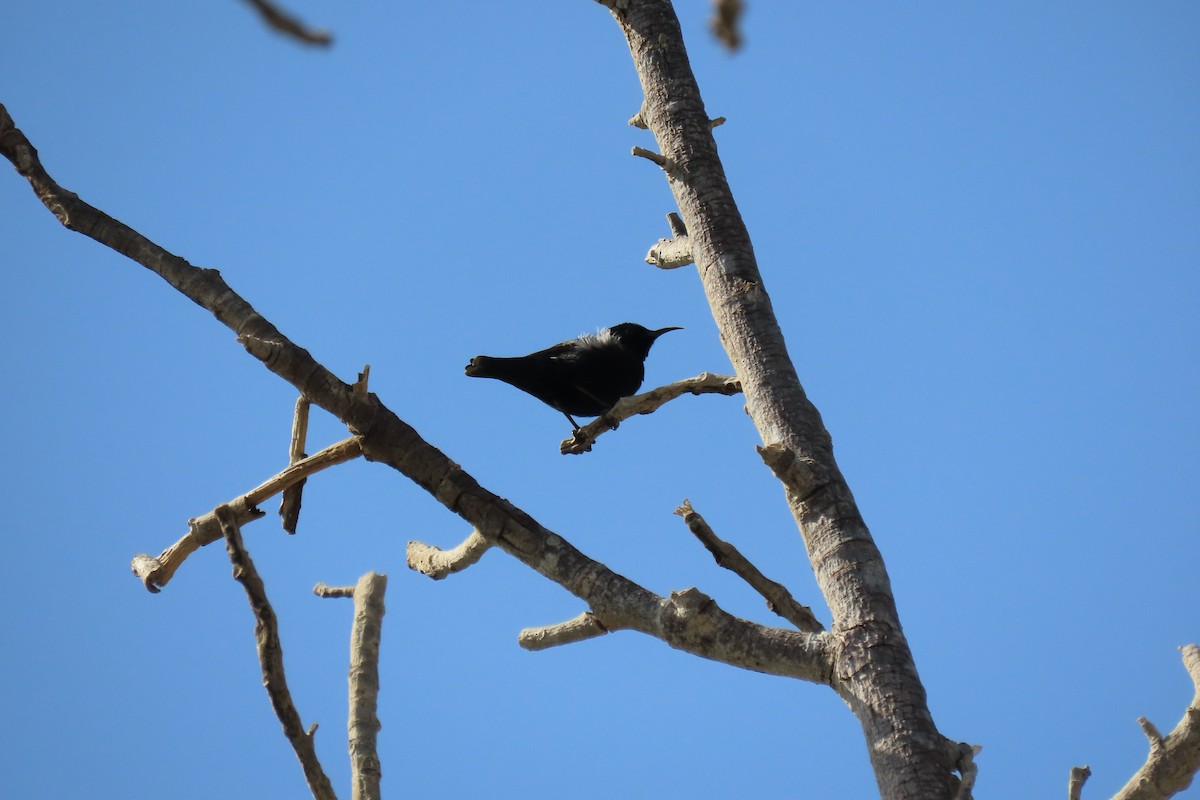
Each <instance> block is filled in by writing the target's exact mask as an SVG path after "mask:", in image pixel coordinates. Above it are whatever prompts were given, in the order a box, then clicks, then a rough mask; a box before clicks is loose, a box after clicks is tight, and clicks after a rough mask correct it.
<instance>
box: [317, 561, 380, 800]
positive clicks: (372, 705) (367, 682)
mask: <svg viewBox="0 0 1200 800" xmlns="http://www.w3.org/2000/svg"><path fill="white" fill-rule="evenodd" d="M386 590H387V576H386V575H379V574H378V573H375V572H368V573H367V574H366V575H363V576H362V577H361V578H359V579H358V584H357V585H356V586H344V587H336V588H335V587H330V586H326V585H325V584H323V583H319V584H317V586H316V587H315V588H314V589H313V592H315V593H316V594H317V595H318V596H319V597H353V598H354V625H353V627H352V628H351V633H350V716H349V721H348V723H347V728H348V730H349V736H350V770H351V776H350V785H351V797H352V798H353V800H379V797H380V793H379V782H380V778H381V777H382V774H383V771H382V768H381V765H380V761H379V751H378V749H377V747H376V734H378V733H379V727H380V725H379V717H378V715H377V713H376V712H377V708H378V705H379V640H380V638H381V636H382V635H383V613H384V607H383V595H384V592H385V591H386Z"/></svg>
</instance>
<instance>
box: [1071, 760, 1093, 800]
mask: <svg viewBox="0 0 1200 800" xmlns="http://www.w3.org/2000/svg"><path fill="white" fill-rule="evenodd" d="M1090 777H1092V769H1091V767H1089V766H1087V765H1086V764H1085V765H1083V766H1082V767H1071V779H1070V780H1069V781H1068V782H1067V800H1080V797H1081V796H1082V795H1083V785H1084V784H1085V783H1087V779H1088V778H1090Z"/></svg>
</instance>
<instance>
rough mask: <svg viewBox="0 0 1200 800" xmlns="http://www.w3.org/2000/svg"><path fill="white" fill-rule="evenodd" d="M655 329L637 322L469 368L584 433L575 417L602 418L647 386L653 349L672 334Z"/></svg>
mask: <svg viewBox="0 0 1200 800" xmlns="http://www.w3.org/2000/svg"><path fill="white" fill-rule="evenodd" d="M679 330H683V329H682V328H677V327H673V328H659V329H658V330H650V329H649V328H644V327H642V326H641V325H638V324H637V323H635V322H622V323H621V324H620V325H613V326H612V327H611V328H602V329H601V330H600V331H598V332H597V333H585V334H583V335H582V336H580V337H578V338H576V339H570V340H568V341H565V342H559V343H558V344H556V345H554V346H552V347H547V348H546V349H545V350H538V351H537V352H536V353H530V354H529V355H527V356H517V357H515V358H497V357H494V356H475V357H474V358H472V359H471V361H470V363H469V364H467V367H466V374H467V375H468V376H470V377H472V378H495V379H496V380H500V381H504V382H505V383H507V384H509V385H510V386H515V387H517V388H518V389H520V390H521V391H523V392H528V393H529V394H531V395H533V396H534V397H536V398H537V399H538V400H541V401H542V402H543V403H545V404H546V405H548V406H550V407H551V408H554V409H557V410H558V411H561V412H562V413H563V415H564V416H565V417H566V418H567V419H568V420H569V421H570V422H571V428H572V430H575V431H578V430H579V423H578V422H576V421H575V417H574V416H572V415H576V416H580V417H598V416H600V415H601V414H603V413H604V412H606V411H608V410H609V409H611V408H612V407H613V406H614V405H616V403H617V401H618V400H620V399H621V398H622V397H628V396H629V395H631V394H633V393H634V392H636V391H637V390H638V389H639V388H640V387H641V385H642V380H643V379H644V378H645V376H646V371H645V361H646V356H648V355H649V354H650V347H651V346H652V345H653V344H654V341H655V340H656V339H658V337H660V336H662V335H663V334H664V333H667V332H668V331H679Z"/></svg>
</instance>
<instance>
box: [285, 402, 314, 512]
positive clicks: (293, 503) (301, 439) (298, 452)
mask: <svg viewBox="0 0 1200 800" xmlns="http://www.w3.org/2000/svg"><path fill="white" fill-rule="evenodd" d="M310 405H311V404H310V403H309V402H308V400H307V399H305V398H304V397H303V396H301V397H300V398H299V399H297V400H296V410H295V413H294V414H293V415H292V440H291V443H290V445H289V447H288V463H289V464H295V463H296V462H298V461H301V460H303V459H304V457H305V453H304V447H305V442H306V441H308V409H309V406H310ZM304 483H305V481H303V480H302V481H300V482H299V483H296V484H293V485H292V486H289V487H288V488H286V489H284V490H283V499H282V500H280V501H279V516H280V518H281V519H282V520H283V529H284V530H285V531H287V532H288V533H295V532H296V525H297V524H298V523H299V522H300V503H301V500H302V498H303V496H304Z"/></svg>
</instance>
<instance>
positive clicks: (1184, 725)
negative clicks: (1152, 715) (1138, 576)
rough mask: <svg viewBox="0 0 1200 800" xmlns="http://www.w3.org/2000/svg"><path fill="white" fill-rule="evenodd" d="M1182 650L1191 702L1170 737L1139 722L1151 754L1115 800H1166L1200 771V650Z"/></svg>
mask: <svg viewBox="0 0 1200 800" xmlns="http://www.w3.org/2000/svg"><path fill="white" fill-rule="evenodd" d="M1179 649H1180V651H1181V652H1182V654H1183V666H1184V668H1185V669H1186V670H1187V672H1188V676H1189V677H1191V679H1192V686H1193V687H1194V690H1195V691H1194V693H1193V695H1192V700H1191V703H1190V704H1189V705H1188V707H1187V709H1186V710H1184V712H1183V717H1182V718H1181V719H1180V720H1179V723H1178V724H1177V725H1176V726H1175V728H1174V729H1173V730H1172V731H1171V732H1170V733H1168V734H1167V735H1166V736H1163V735H1162V734H1161V733H1159V731H1158V728H1156V727H1154V725H1153V723H1151V722H1150V721H1149V720H1148V719H1146V718H1145V717H1140V718H1139V719H1138V724H1139V725H1141V727H1142V731H1143V732H1144V733H1145V734H1146V738H1147V739H1148V740H1149V742H1150V754H1149V755H1148V756H1147V757H1146V763H1145V764H1143V765H1142V767H1141V768H1140V769H1139V770H1138V771H1137V772H1135V773H1134V775H1133V777H1132V778H1130V779H1129V782H1128V783H1126V784H1125V786H1124V787H1122V789H1121V791H1119V792H1117V793H1116V794H1115V795H1113V798H1112V800H1163V799H1164V798H1167V797H1171V796H1172V795H1175V794H1177V793H1179V792H1182V791H1183V790H1184V789H1186V788H1188V786H1190V785H1191V784H1192V779H1193V778H1194V777H1195V775H1196V772H1197V770H1200V647H1197V646H1196V645H1194V644H1189V645H1184V646H1183V647H1181V648H1179Z"/></svg>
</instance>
